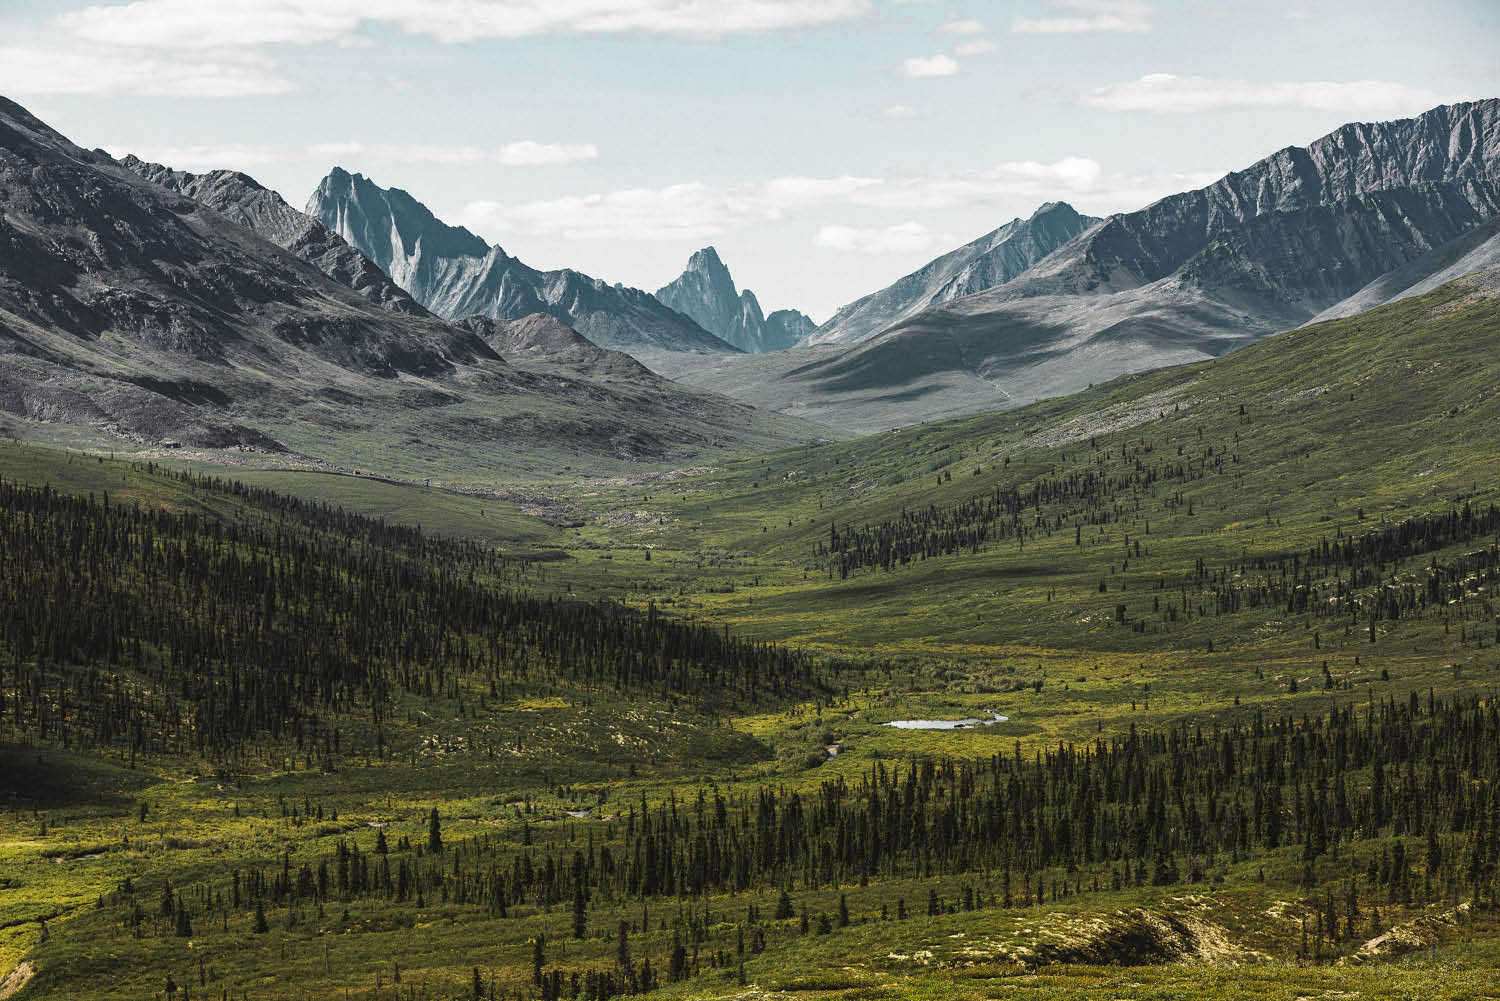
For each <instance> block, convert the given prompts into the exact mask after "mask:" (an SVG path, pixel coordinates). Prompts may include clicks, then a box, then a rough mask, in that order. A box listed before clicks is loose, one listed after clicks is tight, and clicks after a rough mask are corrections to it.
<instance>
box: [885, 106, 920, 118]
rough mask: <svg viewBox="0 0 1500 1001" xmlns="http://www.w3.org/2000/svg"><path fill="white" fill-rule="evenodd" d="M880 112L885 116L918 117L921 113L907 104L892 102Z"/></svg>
mask: <svg viewBox="0 0 1500 1001" xmlns="http://www.w3.org/2000/svg"><path fill="white" fill-rule="evenodd" d="M881 114H882V115H884V116H885V117H886V118H919V117H921V114H922V113H921V112H920V111H918V110H917V109H916V108H913V107H912V106H911V105H909V104H893V105H891V106H890V107H888V108H886V109H885V110H884V111H882V112H881Z"/></svg>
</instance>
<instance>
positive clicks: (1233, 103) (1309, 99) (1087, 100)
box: [1079, 73, 1448, 114]
mask: <svg viewBox="0 0 1500 1001" xmlns="http://www.w3.org/2000/svg"><path fill="white" fill-rule="evenodd" d="M1079 100H1080V101H1081V103H1083V104H1084V105H1086V106H1088V107H1091V108H1102V109H1103V110H1105V111H1154V112H1161V113H1188V112H1200V111H1234V110H1242V109H1246V108H1311V109H1314V110H1317V111H1334V112H1341V113H1345V114H1390V113H1401V112H1415V111H1422V110H1425V109H1427V108H1431V107H1433V106H1435V105H1438V104H1443V103H1445V101H1446V100H1448V99H1446V98H1444V97H1442V96H1441V95H1438V94H1435V93H1433V92H1432V91H1428V90H1422V89H1421V88H1417V87H1407V86H1405V85H1403V84H1399V83H1390V82H1387V81H1384V80H1351V81H1348V82H1346V83H1333V82H1329V81H1323V80H1309V81H1301V82H1279V83H1256V82H1253V81H1250V80H1214V79H1209V78H1207V77H1199V76H1173V75H1172V74H1170V73H1151V74H1149V75H1147V76H1143V77H1141V78H1140V79H1139V80H1131V81H1129V82H1126V83H1112V84H1108V85H1106V86H1103V87H1096V88H1094V89H1093V90H1089V91H1086V92H1084V93H1083V94H1082V95H1081V96H1080V98H1079Z"/></svg>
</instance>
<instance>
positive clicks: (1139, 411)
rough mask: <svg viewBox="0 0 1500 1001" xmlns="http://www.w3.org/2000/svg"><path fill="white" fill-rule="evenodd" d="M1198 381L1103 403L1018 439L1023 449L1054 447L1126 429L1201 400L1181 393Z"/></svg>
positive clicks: (1183, 408)
mask: <svg viewBox="0 0 1500 1001" xmlns="http://www.w3.org/2000/svg"><path fill="white" fill-rule="evenodd" d="M1197 382H1198V380H1196V379H1194V380H1193V381H1192V382H1184V383H1182V384H1181V385H1179V386H1173V387H1172V388H1170V389H1163V390H1161V391H1160V392H1156V393H1148V394H1146V395H1145V396H1142V397H1141V398H1140V399H1138V400H1127V401H1125V402H1123V403H1116V404H1113V405H1111V406H1108V407H1105V408H1104V409H1103V410H1095V411H1092V412H1090V413H1087V414H1079V415H1078V416H1077V417H1073V418H1070V419H1068V420H1065V421H1063V422H1062V423H1061V424H1058V425H1055V426H1054V427H1050V428H1047V429H1046V430H1045V431H1038V432H1037V433H1036V434H1034V435H1031V436H1030V437H1029V438H1027V439H1026V440H1025V441H1023V442H1021V445H1020V447H1021V448H1023V449H1026V448H1057V447H1059V446H1062V445H1072V444H1075V443H1077V442H1080V441H1087V440H1088V439H1090V438H1093V437H1095V436H1097V435H1102V434H1113V433H1114V432H1116V431H1128V430H1130V429H1131V428H1133V427H1139V426H1140V425H1142V424H1145V423H1146V422H1147V421H1154V420H1156V419H1157V418H1159V417H1164V416H1166V415H1167V414H1169V413H1174V412H1177V411H1182V410H1187V409H1188V408H1189V407H1191V406H1193V405H1194V404H1195V403H1200V402H1202V401H1201V400H1198V399H1195V398H1193V397H1189V396H1184V395H1183V394H1184V393H1186V392H1187V391H1188V390H1189V389H1191V388H1192V387H1193V386H1194V385H1196V384H1197Z"/></svg>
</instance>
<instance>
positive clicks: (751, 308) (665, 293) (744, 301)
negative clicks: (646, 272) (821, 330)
mask: <svg viewBox="0 0 1500 1001" xmlns="http://www.w3.org/2000/svg"><path fill="white" fill-rule="evenodd" d="M656 298H657V299H659V300H661V301H662V302H663V303H665V304H666V305H668V306H671V307H672V308H673V309H675V310H677V311H678V312H679V313H684V314H686V315H687V316H690V317H692V318H693V319H694V320H696V321H697V322H698V324H699V325H700V326H702V327H703V328H704V329H705V330H709V331H712V332H713V333H715V334H717V335H718V336H720V337H722V338H723V339H724V340H726V341H728V342H729V343H730V344H733V345H734V346H735V347H737V348H739V349H740V350H741V351H748V352H752V353H760V352H766V351H780V350H782V349H783V348H789V347H791V346H792V345H794V344H796V343H798V342H799V341H801V340H803V339H804V338H806V337H807V336H808V335H809V334H810V333H812V331H813V328H814V327H816V326H817V324H815V323H813V321H812V319H811V318H810V317H808V316H805V315H803V314H802V313H799V312H798V311H797V310H795V309H778V310H776V311H775V312H773V313H772V314H771V315H770V316H766V315H765V314H764V313H763V312H762V311H761V308H760V301H759V300H758V299H756V298H755V293H754V292H752V291H750V290H749V289H745V290H744V291H739V290H738V289H736V288H735V286H734V279H733V278H731V277H730V275H729V269H728V268H726V267H725V266H724V262H723V261H722V260H720V259H719V252H718V251H717V250H715V249H714V248H713V247H704V248H703V249H702V250H699V251H697V252H696V253H694V254H693V256H692V257H690V258H689V259H688V263H687V267H686V268H685V269H684V270H683V272H682V274H681V275H679V276H678V277H677V278H676V279H675V280H673V281H672V282H671V284H669V285H665V286H663V287H662V288H659V289H657V290H656Z"/></svg>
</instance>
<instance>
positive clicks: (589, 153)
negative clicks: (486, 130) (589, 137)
mask: <svg viewBox="0 0 1500 1001" xmlns="http://www.w3.org/2000/svg"><path fill="white" fill-rule="evenodd" d="M495 159H496V160H498V161H499V162H500V163H501V164H502V165H504V166H506V167H548V166H553V165H556V164H561V163H578V162H580V161H583V160H597V159H599V147H597V146H595V145H594V144H593V143H539V142H532V141H531V140H530V139H523V140H521V141H520V142H513V143H506V144H505V145H504V146H502V147H500V152H499V153H497V154H495Z"/></svg>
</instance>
